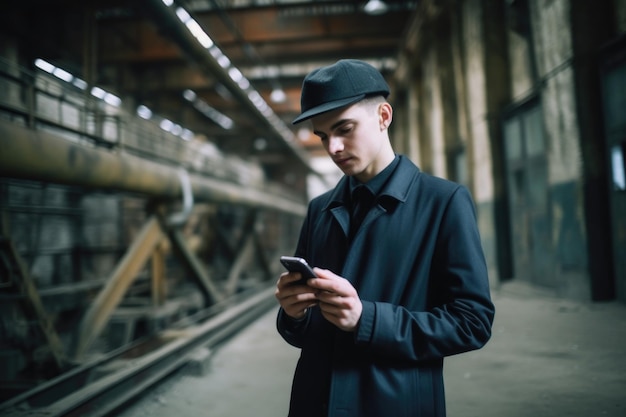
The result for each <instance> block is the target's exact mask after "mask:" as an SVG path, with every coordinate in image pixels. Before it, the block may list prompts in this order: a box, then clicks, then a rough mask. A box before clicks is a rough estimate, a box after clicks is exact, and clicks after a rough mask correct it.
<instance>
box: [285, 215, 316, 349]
mask: <svg viewBox="0 0 626 417" xmlns="http://www.w3.org/2000/svg"><path fill="white" fill-rule="evenodd" d="M311 206H312V205H311V204H310V205H309V207H308V213H307V216H306V217H305V219H304V222H303V223H302V227H301V229H300V238H299V239H298V244H297V246H296V252H295V254H294V255H295V256H304V254H305V253H306V248H305V247H304V245H305V242H307V239H306V236H307V235H308V228H309V219H310V218H311V216H310V211H311ZM310 316H311V311H308V312H307V314H306V315H305V317H304V318H302V319H300V320H297V319H293V318H291V317H289V316H288V315H287V314H286V313H285V311H284V310H283V308H282V307H280V308H279V310H278V315H277V317H276V328H277V330H278V333H279V334H280V335H281V336H282V338H283V339H284V340H285V341H286V342H287V343H289V344H290V345H292V346H295V347H298V348H301V347H302V345H303V342H304V339H303V338H304V334H305V330H306V329H307V327H308V326H309V322H310Z"/></svg>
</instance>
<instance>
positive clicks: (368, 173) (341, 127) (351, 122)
mask: <svg viewBox="0 0 626 417" xmlns="http://www.w3.org/2000/svg"><path fill="white" fill-rule="evenodd" d="M380 107H381V104H376V103H367V104H366V102H359V103H356V104H353V105H351V106H348V107H345V108H341V109H338V110H334V111H332V112H328V113H323V114H321V115H319V116H315V117H313V118H312V119H311V121H312V123H313V131H314V133H315V134H316V135H318V136H319V137H320V138H321V140H322V144H323V145H324V149H326V152H328V155H330V157H331V158H332V160H333V162H334V163H335V164H336V165H337V166H338V167H339V169H341V170H342V171H343V173H344V174H346V175H349V176H354V177H355V178H356V179H358V180H359V181H361V182H366V181H368V180H369V179H371V178H373V177H374V176H375V175H376V174H377V173H378V172H380V171H381V170H382V169H383V168H384V166H380V165H381V164H382V163H387V162H388V161H382V160H381V158H383V157H386V155H383V152H381V150H382V148H383V146H384V144H385V143H386V141H388V139H386V130H384V129H381V119H380V117H379V116H380Z"/></svg>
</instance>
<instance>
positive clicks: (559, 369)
mask: <svg viewBox="0 0 626 417" xmlns="http://www.w3.org/2000/svg"><path fill="white" fill-rule="evenodd" d="M493 298H494V302H495V304H496V309H497V310H496V320H495V323H494V327H493V337H492V339H491V341H490V342H489V343H488V344H487V346H485V348H483V349H481V350H479V351H475V352H470V353H466V354H462V355H458V356H454V357H450V358H447V359H446V365H445V381H446V398H447V403H448V416H449V417H561V416H568V417H595V416H606V417H625V416H626V305H624V304H619V303H615V302H611V303H580V302H573V301H568V300H563V299H558V298H554V297H550V296H548V295H546V294H545V293H540V292H537V291H536V290H533V289H530V288H528V287H525V286H523V285H519V284H507V286H504V287H503V288H502V289H499V290H497V291H494V294H493ZM275 314H276V311H275V310H272V311H271V312H269V313H268V314H266V315H264V316H263V317H261V318H260V319H259V320H258V321H257V322H255V323H254V324H253V325H251V326H250V327H249V328H248V329H247V330H246V331H245V332H244V333H242V334H240V335H238V336H237V337H236V338H234V339H233V340H231V341H230V342H229V343H228V344H226V345H224V346H223V347H222V348H221V349H219V350H218V351H216V352H214V354H213V356H212V360H211V365H210V368H209V370H208V371H207V372H205V374H204V375H203V376H193V375H191V374H190V372H189V370H182V371H181V372H179V373H178V374H177V376H176V377H175V378H173V379H172V380H170V381H168V382H167V383H165V384H162V385H160V386H159V387H156V388H155V390H154V392H152V393H151V394H150V395H148V396H147V397H146V398H144V399H142V400H141V401H138V402H137V403H135V404H133V405H132V406H129V407H128V408H127V409H126V411H125V412H124V413H123V414H122V417H144V416H146V417H147V416H150V417H172V416H175V417H191V416H194V417H195V416H210V417H247V416H254V417H279V416H285V415H286V411H287V403H288V398H289V389H290V384H291V376H292V373H293V369H294V366H295V363H296V360H297V356H298V351H297V350H296V349H294V348H292V347H290V346H289V345H287V344H286V343H284V342H283V341H282V339H281V338H280V337H279V336H278V334H277V333H276V331H275V325H274V319H275ZM385 417H387V416H385ZM390 417H391V416H390Z"/></svg>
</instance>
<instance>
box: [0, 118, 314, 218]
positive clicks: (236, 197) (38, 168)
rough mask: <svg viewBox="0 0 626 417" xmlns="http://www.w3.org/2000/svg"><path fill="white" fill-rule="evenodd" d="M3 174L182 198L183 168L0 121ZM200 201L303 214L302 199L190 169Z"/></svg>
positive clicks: (0, 163) (11, 176)
mask: <svg viewBox="0 0 626 417" xmlns="http://www.w3.org/2000/svg"><path fill="white" fill-rule="evenodd" d="M0 177H8V178H18V179H28V180H35V181H43V182H51V183H59V184H66V185H74V186H83V187H89V188H95V189H104V190H114V191H127V192H132V193H139V194H144V195H147V196H152V197H162V198H170V199H175V198H182V188H183V186H182V184H181V181H180V176H179V169H178V168H177V167H174V166H169V165H164V164H159V163H156V162H153V161H150V160H147V159H143V158H139V157H136V156H133V155H129V154H125V153H122V152H120V151H119V150H107V149H102V148H95V147H93V146H87V145H84V144H81V143H78V142H73V141H70V140H67V139H64V138H61V137H59V136H57V135H54V134H52V133H48V132H44V131H38V130H31V129H27V128H25V127H22V126H19V125H16V124H13V123H10V122H4V121H0ZM189 177H190V181H191V187H192V191H193V197H194V200H195V201H206V202H216V203H233V204H240V205H247V206H254V207H259V208H266V209H273V210H278V211H281V212H286V213H290V214H295V215H299V216H304V214H305V212H306V207H305V205H304V204H303V203H299V202H296V201H293V200H289V199H286V198H284V197H282V196H278V195H271V194H270V193H268V192H267V191H265V190H262V189H259V188H252V187H248V186H244V185H239V184H233V183H229V182H226V181H222V180H219V179H215V178H210V177H204V176H200V175H195V174H193V175H189Z"/></svg>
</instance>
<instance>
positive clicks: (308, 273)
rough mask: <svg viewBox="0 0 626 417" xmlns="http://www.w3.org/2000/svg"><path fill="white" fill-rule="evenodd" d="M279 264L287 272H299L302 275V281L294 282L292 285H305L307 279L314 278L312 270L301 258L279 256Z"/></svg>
mask: <svg viewBox="0 0 626 417" xmlns="http://www.w3.org/2000/svg"><path fill="white" fill-rule="evenodd" d="M280 263H281V264H283V266H284V267H285V268H287V271H289V272H299V273H300V274H302V279H301V280H300V281H296V282H294V283H293V284H294V285H306V281H307V280H308V279H309V278H316V277H317V275H315V272H313V268H311V267H310V266H309V264H308V263H307V261H305V260H304V259H302V258H299V257H296V256H281V257H280Z"/></svg>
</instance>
